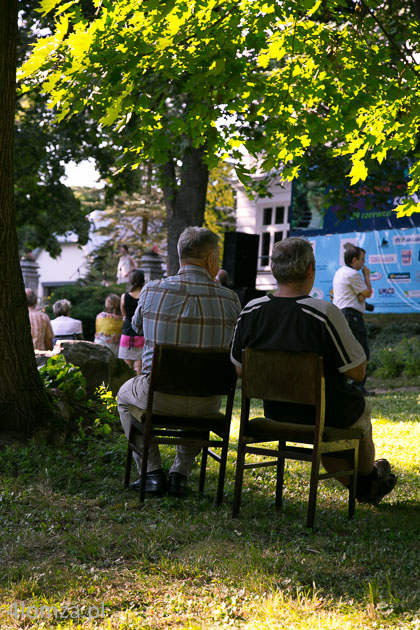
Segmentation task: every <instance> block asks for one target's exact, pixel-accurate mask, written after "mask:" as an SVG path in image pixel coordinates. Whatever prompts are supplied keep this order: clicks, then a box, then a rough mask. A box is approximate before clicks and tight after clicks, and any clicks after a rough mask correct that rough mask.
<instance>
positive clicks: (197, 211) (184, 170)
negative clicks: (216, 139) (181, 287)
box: [162, 148, 209, 275]
mask: <svg viewBox="0 0 420 630" xmlns="http://www.w3.org/2000/svg"><path fill="white" fill-rule="evenodd" d="M208 179H209V171H208V167H207V165H206V164H205V162H204V160H203V151H202V149H194V148H189V149H187V150H186V151H185V152H184V155H183V159H182V166H181V170H180V181H179V183H178V182H177V173H176V170H175V164H174V162H173V161H170V162H167V163H166V164H165V165H164V167H163V169H162V188H163V196H164V199H165V205H166V211H167V221H168V262H167V267H168V274H169V275H174V274H175V273H176V272H177V271H178V269H179V261H178V252H177V243H178V238H179V235H180V234H181V232H182V231H183V230H184V229H185V228H186V227H189V226H201V225H202V224H203V221H204V212H205V207H206V194H207V183H208Z"/></svg>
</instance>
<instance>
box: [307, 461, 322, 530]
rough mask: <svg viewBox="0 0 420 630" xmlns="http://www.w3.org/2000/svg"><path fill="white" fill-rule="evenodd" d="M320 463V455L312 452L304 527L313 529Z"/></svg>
mask: <svg viewBox="0 0 420 630" xmlns="http://www.w3.org/2000/svg"><path fill="white" fill-rule="evenodd" d="M320 462H321V454H320V451H319V450H316V451H315V450H314V453H313V457H312V465H311V481H310V485H309V500H308V512H307V517H306V527H308V529H309V528H310V529H313V528H314V521H315V508H316V498H317V492H318V479H319V466H320Z"/></svg>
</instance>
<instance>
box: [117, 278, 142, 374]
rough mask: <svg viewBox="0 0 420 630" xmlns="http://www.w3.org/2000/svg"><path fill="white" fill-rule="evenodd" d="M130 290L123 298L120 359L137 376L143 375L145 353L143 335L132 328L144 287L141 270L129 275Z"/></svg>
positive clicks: (121, 304) (121, 303)
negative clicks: (142, 363) (132, 320)
mask: <svg viewBox="0 0 420 630" xmlns="http://www.w3.org/2000/svg"><path fill="white" fill-rule="evenodd" d="M129 280H130V288H129V290H128V291H127V293H123V295H122V296H121V302H120V306H121V313H122V315H123V318H124V323H123V327H122V334H121V338H120V347H119V350H118V358H119V359H124V361H125V362H126V363H127V365H129V366H130V367H131V368H132V369H134V370H135V371H136V373H137V374H141V357H142V353H143V346H144V337H143V333H141V334H138V333H137V332H136V331H135V330H133V328H132V326H131V318H132V317H133V315H134V312H135V310H136V308H137V304H138V302H139V295H140V291H141V290H142V287H143V285H144V273H143V272H142V271H141V270H140V269H134V270H133V271H131V272H130V274H129Z"/></svg>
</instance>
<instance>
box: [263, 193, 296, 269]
mask: <svg viewBox="0 0 420 630" xmlns="http://www.w3.org/2000/svg"><path fill="white" fill-rule="evenodd" d="M257 212H258V214H259V228H260V236H261V238H260V255H259V258H258V267H259V268H260V269H265V268H266V267H269V264H270V256H271V252H272V250H273V245H274V243H277V242H278V241H282V240H283V239H284V238H286V237H287V236H288V233H289V230H290V224H289V213H290V206H286V205H284V206H280V205H278V206H277V205H272V206H269V205H264V206H259V207H257Z"/></svg>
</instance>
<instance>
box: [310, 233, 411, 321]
mask: <svg viewBox="0 0 420 630" xmlns="http://www.w3.org/2000/svg"><path fill="white" fill-rule="evenodd" d="M302 236H303V234H302ZM306 238H307V239H308V240H309V241H310V242H311V243H312V246H313V248H314V251H315V257H316V264H317V268H316V277H315V284H314V288H313V290H312V295H313V296H314V297H318V298H320V299H324V300H329V299H332V284H333V277H334V274H335V272H336V271H337V269H338V268H339V267H340V266H341V265H343V264H344V258H343V253H344V244H345V243H354V244H355V245H358V246H359V247H363V249H365V250H366V265H367V266H368V267H369V269H370V271H371V282H372V288H373V295H372V297H371V298H369V299H368V300H367V301H368V302H370V303H371V304H373V305H374V307H375V313H414V312H420V228H418V227H416V228H414V229H405V230H401V229H400V230H392V229H391V230H375V231H372V232H348V233H346V234H330V235H322V236H309V235H307V236H306Z"/></svg>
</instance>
